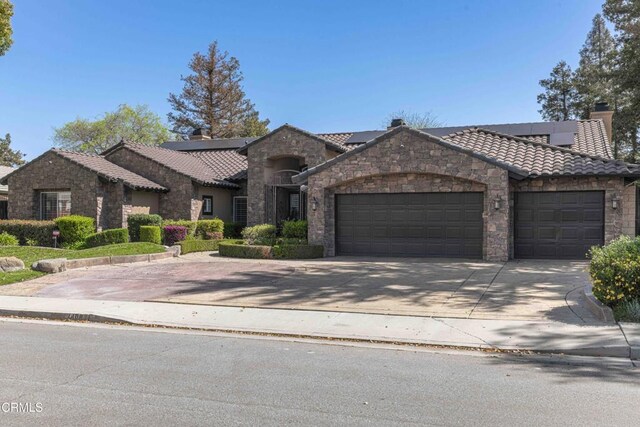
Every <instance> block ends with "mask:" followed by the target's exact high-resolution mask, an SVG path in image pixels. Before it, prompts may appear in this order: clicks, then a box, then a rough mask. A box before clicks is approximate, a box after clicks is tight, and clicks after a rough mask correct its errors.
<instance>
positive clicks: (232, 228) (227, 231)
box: [223, 222, 244, 239]
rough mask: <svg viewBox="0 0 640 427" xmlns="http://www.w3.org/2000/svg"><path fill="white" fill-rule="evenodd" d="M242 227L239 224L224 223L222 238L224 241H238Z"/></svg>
mask: <svg viewBox="0 0 640 427" xmlns="http://www.w3.org/2000/svg"><path fill="white" fill-rule="evenodd" d="M243 228H244V225H242V224H240V223H239V222H225V223H224V230H223V233H224V238H225V239H239V238H240V237H242V229H243Z"/></svg>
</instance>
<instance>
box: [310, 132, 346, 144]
mask: <svg viewBox="0 0 640 427" xmlns="http://www.w3.org/2000/svg"><path fill="white" fill-rule="evenodd" d="M353 134H354V132H337V133H317V134H316V135H318V136H319V137H320V138H322V139H326V140H327V141H331V142H335V143H337V144H344V143H346V142H347V141H348V140H349V138H351V137H352V136H353Z"/></svg>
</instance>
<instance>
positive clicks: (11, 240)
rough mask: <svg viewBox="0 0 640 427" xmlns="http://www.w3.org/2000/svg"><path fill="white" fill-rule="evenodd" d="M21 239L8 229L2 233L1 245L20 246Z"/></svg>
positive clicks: (0, 235) (0, 234) (0, 236)
mask: <svg viewBox="0 0 640 427" xmlns="http://www.w3.org/2000/svg"><path fill="white" fill-rule="evenodd" d="M19 243H20V241H19V240H18V238H17V237H16V236H14V235H13V234H9V233H7V232H6V231H5V232H2V233H0V246H18V244H19Z"/></svg>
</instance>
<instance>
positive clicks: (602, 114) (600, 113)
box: [590, 102, 613, 144]
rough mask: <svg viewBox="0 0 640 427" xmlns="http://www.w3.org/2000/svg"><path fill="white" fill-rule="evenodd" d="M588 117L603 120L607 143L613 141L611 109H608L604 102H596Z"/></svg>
mask: <svg viewBox="0 0 640 427" xmlns="http://www.w3.org/2000/svg"><path fill="white" fill-rule="evenodd" d="M590 118H592V119H595V120H597V119H600V120H602V121H603V122H604V128H605V130H606V131H607V138H608V139H609V144H612V143H613V111H611V110H610V109H609V104H607V103H606V102H596V108H595V109H594V110H593V111H592V112H591V115H590Z"/></svg>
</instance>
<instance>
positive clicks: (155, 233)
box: [140, 225, 162, 245]
mask: <svg viewBox="0 0 640 427" xmlns="http://www.w3.org/2000/svg"><path fill="white" fill-rule="evenodd" d="M140 241H141V242H149V243H155V244H157V245H159V244H161V243H162V233H161V232H160V227H158V226H157V225H141V226H140Z"/></svg>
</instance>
